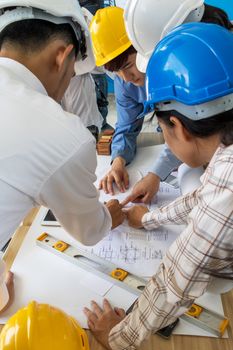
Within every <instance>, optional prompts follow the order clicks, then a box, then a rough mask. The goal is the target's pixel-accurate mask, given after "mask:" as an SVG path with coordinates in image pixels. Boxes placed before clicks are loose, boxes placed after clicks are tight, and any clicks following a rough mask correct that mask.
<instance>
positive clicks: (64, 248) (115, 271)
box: [36, 232, 146, 295]
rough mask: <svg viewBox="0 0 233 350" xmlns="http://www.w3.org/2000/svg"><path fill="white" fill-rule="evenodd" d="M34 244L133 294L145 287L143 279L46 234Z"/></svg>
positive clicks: (138, 293) (137, 293) (138, 292)
mask: <svg viewBox="0 0 233 350" xmlns="http://www.w3.org/2000/svg"><path fill="white" fill-rule="evenodd" d="M36 243H37V245H38V246H40V247H42V248H45V249H46V250H49V251H50V252H52V253H54V254H56V255H58V256H60V257H62V258H64V259H66V260H68V261H70V262H72V263H75V264H76V265H79V266H80V267H82V268H84V269H86V270H88V271H90V272H93V273H95V275H98V276H99V277H101V278H104V279H107V280H109V281H111V282H112V283H113V284H117V285H119V286H120V287H123V288H124V289H127V290H129V291H130V292H134V294H136V295H140V293H141V291H142V290H143V289H144V287H145V285H146V281H145V280H144V279H143V278H140V277H138V276H135V275H133V274H131V273H130V272H128V271H125V270H123V269H121V268H119V267H117V266H116V265H115V264H113V263H111V262H110V261H107V260H104V259H102V258H100V257H98V256H97V255H94V254H92V253H88V252H86V251H84V250H82V249H80V248H76V247H74V246H72V245H70V244H68V243H66V242H64V241H61V240H57V239H56V238H55V237H53V236H51V235H49V234H48V233H46V232H44V233H43V234H41V235H40V236H39V237H38V238H37V240H36Z"/></svg>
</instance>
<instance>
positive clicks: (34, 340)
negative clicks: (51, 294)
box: [0, 301, 90, 350]
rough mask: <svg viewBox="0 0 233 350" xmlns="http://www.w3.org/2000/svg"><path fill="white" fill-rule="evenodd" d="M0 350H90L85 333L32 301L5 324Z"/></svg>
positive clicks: (68, 319) (53, 310)
mask: <svg viewBox="0 0 233 350" xmlns="http://www.w3.org/2000/svg"><path fill="white" fill-rule="evenodd" d="M0 349H1V350H89V349H90V348H89V345H88V338H87V335H86V332H85V331H84V330H83V329H82V328H81V327H80V326H79V324H78V323H77V322H76V320H75V319H74V318H72V317H71V316H69V315H67V314H66V313H65V312H63V311H61V310H60V309H58V308H56V307H53V306H50V305H47V304H38V303H36V302H35V301H33V302H31V303H30V304H28V306H26V307H24V308H22V309H20V310H19V311H18V312H16V314H14V315H13V316H12V317H11V318H10V319H9V320H8V322H7V323H6V324H5V326H4V328H3V330H2V332H1V335H0Z"/></svg>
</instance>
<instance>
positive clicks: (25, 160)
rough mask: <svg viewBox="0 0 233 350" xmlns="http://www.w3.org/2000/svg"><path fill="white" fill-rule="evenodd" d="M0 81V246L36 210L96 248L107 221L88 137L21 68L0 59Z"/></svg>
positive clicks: (108, 226)
mask: <svg viewBox="0 0 233 350" xmlns="http://www.w3.org/2000/svg"><path fill="white" fill-rule="evenodd" d="M0 76H1V79H0V106H1V113H0V223H1V225H0V245H3V244H4V243H5V242H6V241H7V240H8V239H9V238H10V236H11V235H12V233H13V232H14V231H15V229H16V228H17V226H18V225H19V224H20V222H21V220H22V219H23V218H24V216H25V215H26V214H27V213H28V211H29V210H30V209H31V208H32V207H34V206H39V205H44V206H46V207H49V208H51V209H52V211H53V213H54V214H55V216H56V218H57V219H58V221H59V222H60V223H61V224H62V226H63V227H64V228H65V229H66V230H67V231H68V232H69V233H70V234H71V235H72V236H74V237H75V238H76V239H77V240H79V241H80V242H82V243H84V244H86V245H93V244H95V243H97V242H98V241H99V240H100V239H101V238H102V237H103V236H104V235H105V234H107V233H108V231H109V230H110V228H111V224H112V221H111V216H110V214H109V212H108V210H107V209H106V207H105V206H104V205H103V204H101V203H100V202H99V194H98V192H97V190H96V188H95V186H94V185H93V183H94V182H95V180H96V176H95V168H96V151H95V140H94V138H93V136H92V135H91V133H90V132H89V131H88V130H87V129H86V128H85V127H84V126H83V124H82V123H81V121H80V119H79V118H77V117H76V116H75V115H72V114H70V113H67V112H64V110H63V109H62V107H61V106H60V105H59V104H58V103H56V102H55V101H54V100H53V99H52V98H50V97H48V95H47V92H46V90H45V88H44V87H43V85H42V84H41V82H40V81H39V80H38V78H37V77H36V76H34V75H33V74H32V72H31V71H29V70H28V69H27V68H26V67H25V66H23V65H21V64H20V63H18V62H16V61H14V60H11V59H7V58H0Z"/></svg>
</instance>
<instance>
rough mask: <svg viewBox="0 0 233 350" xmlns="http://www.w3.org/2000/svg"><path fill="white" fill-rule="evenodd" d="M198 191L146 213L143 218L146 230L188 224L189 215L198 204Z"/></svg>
mask: <svg viewBox="0 0 233 350" xmlns="http://www.w3.org/2000/svg"><path fill="white" fill-rule="evenodd" d="M200 190H201V188H199V189H198V190H196V191H194V192H191V193H188V194H186V195H185V196H182V197H179V198H177V199H176V200H175V201H173V202H171V203H170V204H168V205H166V206H163V207H161V208H156V209H155V210H153V211H151V212H149V213H146V214H145V215H144V216H143V218H142V224H143V226H144V227H145V229H146V230H154V229H155V228H157V227H159V226H161V225H169V224H170V225H174V224H176V225H183V224H187V218H188V214H189V213H190V211H191V210H192V208H193V207H194V206H195V205H196V204H197V200H198V193H199V192H200Z"/></svg>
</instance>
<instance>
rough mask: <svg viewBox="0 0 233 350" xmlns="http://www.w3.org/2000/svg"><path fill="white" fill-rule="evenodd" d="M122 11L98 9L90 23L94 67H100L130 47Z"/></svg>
mask: <svg viewBox="0 0 233 350" xmlns="http://www.w3.org/2000/svg"><path fill="white" fill-rule="evenodd" d="M123 15H124V10H123V9H122V8H120V7H116V6H110V7H106V8H103V9H100V10H98V11H97V12H96V14H95V16H93V18H92V21H91V23H90V33H91V38H92V45H93V51H94V55H95V60H96V65H97V66H102V65H104V64H105V63H107V62H109V61H111V60H113V59H114V58H115V57H117V56H119V55H120V54H121V53H122V52H124V51H125V50H127V49H128V48H129V47H130V46H131V42H130V41H129V38H128V36H127V33H126V29H125V23H124V16H123Z"/></svg>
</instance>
